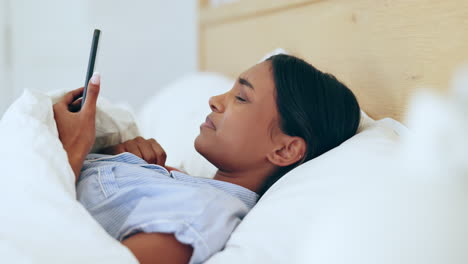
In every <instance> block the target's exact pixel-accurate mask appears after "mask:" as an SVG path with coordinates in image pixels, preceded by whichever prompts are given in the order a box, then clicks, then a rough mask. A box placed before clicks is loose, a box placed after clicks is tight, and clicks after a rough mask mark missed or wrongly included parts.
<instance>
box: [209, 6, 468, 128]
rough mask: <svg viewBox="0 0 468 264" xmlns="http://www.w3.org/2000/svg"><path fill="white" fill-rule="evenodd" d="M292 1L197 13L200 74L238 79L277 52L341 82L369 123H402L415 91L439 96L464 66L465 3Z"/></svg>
mask: <svg viewBox="0 0 468 264" xmlns="http://www.w3.org/2000/svg"><path fill="white" fill-rule="evenodd" d="M268 2H270V1H268ZM280 2H283V5H282V4H281V3H280ZM286 2H287V3H289V4H286ZM292 2H294V1H280V0H275V1H271V3H272V4H271V5H269V4H267V1H262V0H257V1H256V0H245V1H240V2H239V3H237V4H236V5H238V6H237V7H235V8H234V7H233V6H229V5H227V6H224V7H220V8H219V9H218V14H217V15H214V14H213V12H214V10H211V9H210V11H208V10H209V8H201V13H200V69H201V70H204V71H216V72H221V73H224V74H226V75H228V76H231V77H237V76H238V75H239V74H240V73H241V72H242V71H244V70H246V69H247V68H249V67H250V66H252V65H253V64H255V63H256V62H258V60H259V59H260V58H262V57H263V56H264V55H265V54H266V53H268V52H270V51H272V50H273V49H275V48H278V47H281V48H284V49H286V50H288V51H289V52H290V53H292V54H294V55H297V56H299V57H302V58H304V59H305V60H307V61H308V62H310V63H311V64H313V65H314V66H316V67H317V68H319V69H321V70H322V71H326V72H330V73H332V74H334V75H335V76H336V77H337V78H338V79H340V80H342V81H343V82H345V83H346V84H347V85H348V86H349V87H350V88H351V89H352V90H353V91H354V93H355V94H356V95H357V97H358V100H359V102H360V104H361V107H362V108H363V109H364V110H365V111H366V112H368V113H369V114H370V116H371V117H373V118H376V119H380V118H383V117H392V118H395V119H397V120H400V121H402V120H403V119H404V114H405V112H406V107H407V103H408V100H409V98H410V95H412V94H413V93H414V91H415V90H416V89H418V88H421V87H431V89H435V90H438V91H441V92H444V91H445V90H446V88H447V87H448V86H449V81H450V79H451V77H452V72H453V71H454V70H455V69H456V68H457V67H458V66H460V65H461V64H462V63H465V62H467V61H468V45H467V44H468V1H465V0H453V1H438V0H412V1H408V0H353V1H349V0H322V1H296V2H301V3H300V4H297V3H296V4H291V3H292ZM257 3H260V4H259V5H257ZM274 3H276V4H274ZM233 5H234V4H233ZM256 8H258V11H255V12H254V11H252V10H256ZM230 10H234V12H230ZM236 10H237V11H236ZM240 10H241V11H240ZM242 10H244V11H242ZM245 10H247V11H245ZM265 10H268V12H265Z"/></svg>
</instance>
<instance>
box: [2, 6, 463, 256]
mask: <svg viewBox="0 0 468 264" xmlns="http://www.w3.org/2000/svg"><path fill="white" fill-rule="evenodd" d="M210 3H211V2H210V1H207V0H200V1H199V21H198V24H199V70H200V73H195V74H192V75H189V76H184V77H181V79H180V80H178V81H176V82H174V83H172V84H170V85H168V86H167V87H164V88H163V89H162V90H161V91H160V92H159V93H158V94H155V95H153V96H152V97H150V96H149V97H148V100H147V101H146V102H144V104H143V107H142V110H141V111H140V112H138V113H136V114H132V113H131V112H129V111H128V110H127V109H124V108H122V107H119V106H116V105H114V104H112V103H111V102H109V101H106V100H104V98H101V100H100V101H99V102H98V113H97V139H96V143H95V146H94V148H93V150H97V149H99V148H102V147H104V146H107V145H112V144H116V143H119V142H122V141H125V140H127V139H131V138H134V137H135V136H137V135H143V136H144V137H154V138H156V139H157V140H158V141H159V142H160V143H161V145H162V146H164V147H165V149H166V151H167V153H168V159H167V164H170V165H173V166H175V167H179V168H181V169H184V170H186V171H187V172H189V174H191V175H198V176H201V175H210V174H212V173H213V172H214V169H215V168H213V167H212V166H210V164H207V162H206V161H204V160H203V159H202V158H201V156H199V155H198V156H197V153H196V152H195V151H194V150H190V151H189V150H188V149H190V147H191V146H192V145H193V138H194V136H195V135H196V133H197V132H198V126H199V124H200V122H201V121H202V120H203V118H204V117H205V116H206V113H207V111H209V109H208V107H207V105H206V101H207V98H208V96H210V95H213V94H216V93H220V92H223V91H225V90H226V89H229V87H230V86H231V85H232V82H233V81H234V79H235V78H236V77H237V76H238V75H239V74H240V73H241V72H242V71H243V70H245V69H246V68H248V67H250V66H251V65H253V64H255V63H257V62H258V61H259V60H261V59H262V58H263V57H264V56H266V55H267V54H269V53H271V52H272V51H275V50H276V49H277V48H282V49H283V50H285V51H286V52H288V53H292V54H294V55H298V56H300V57H303V58H305V59H306V60H307V61H309V62H311V63H312V64H313V65H314V66H316V67H318V68H319V69H321V70H323V71H328V72H331V73H333V74H334V75H336V76H337V77H338V78H339V79H341V80H342V81H344V82H345V83H346V84H347V85H348V86H349V87H350V88H351V89H352V90H353V91H354V92H355V94H356V95H357V97H358V100H359V102H360V105H361V108H362V110H363V112H362V113H363V117H362V120H361V124H360V127H359V133H358V134H357V135H356V136H354V137H353V138H351V139H350V140H348V141H346V142H345V143H343V144H342V145H340V146H339V147H337V148H335V149H333V150H331V151H329V152H327V153H325V154H323V155H322V156H320V157H318V158H316V159H314V160H312V161H309V162H307V163H306V164H304V165H301V166H300V167H298V168H296V169H294V170H293V171H291V172H290V173H288V174H287V175H286V176H284V177H283V178H281V179H280V180H279V181H278V182H277V183H275V184H274V185H273V186H272V187H271V189H269V190H268V191H267V192H266V193H265V195H264V196H262V198H261V199H260V201H259V202H258V204H257V205H256V206H255V207H254V208H253V209H252V211H251V212H250V213H249V214H248V215H247V216H246V217H245V219H244V220H243V221H242V223H241V224H240V225H239V226H238V227H237V228H236V230H235V231H234V232H233V233H232V235H231V237H230V238H229V240H228V241H227V243H226V246H225V247H224V248H223V249H222V250H221V251H220V252H218V253H216V254H214V255H212V256H210V258H209V259H207V261H206V263H208V264H225V263H233V264H234V263H333V264H338V263H359V264H367V263H368V264H371V263H372V264H374V263H408V264H410V263H424V264H427V263H467V261H468V241H467V238H468V226H467V223H468V210H467V208H466V204H467V197H466V194H467V193H468V192H467V187H466V176H467V175H468V167H467V166H468V165H467V164H468V162H466V155H465V153H466V148H467V147H468V139H467V137H466V136H465V134H466V131H467V129H468V122H467V120H466V117H465V116H466V113H467V112H468V108H467V106H468V71H461V72H460V73H459V74H457V75H456V77H455V78H454V77H453V74H454V71H456V70H457V69H458V68H459V67H460V66H461V65H462V64H463V63H465V62H466V61H467V60H468V50H467V49H466V47H465V46H466V43H467V42H468V2H466V1H462V0H458V1H435V0H426V1H422V0H415V1H403V0H379V1H372V0H354V1H346V0H322V1H321V0H255V1H254V0H250V1H248V0H240V1H233V2H232V3H229V4H223V5H219V6H217V7H213V6H212V5H211V4H210ZM450 87H452V89H450ZM420 88H421V90H422V91H423V92H421V93H419V92H417V91H418V90H419V89H420ZM64 92H65V91H56V92H54V93H49V94H45V93H43V92H40V91H34V90H26V91H25V92H24V94H23V95H22V96H21V97H20V98H19V99H18V100H17V101H15V103H14V104H13V105H11V106H10V107H9V109H8V110H7V112H6V113H5V115H4V117H3V118H2V120H1V122H0V146H2V151H1V152H0V160H2V162H1V163H0V165H1V167H0V171H2V177H3V183H4V185H3V186H7V187H5V188H3V190H2V192H0V208H2V211H3V212H4V213H3V215H2V220H1V223H2V226H3V227H8V228H2V229H0V252H1V253H2V254H0V256H1V257H0V262H2V263H136V260H135V258H134V257H133V256H132V255H131V254H130V252H129V251H128V250H127V249H126V248H125V247H123V246H121V245H120V244H119V243H118V242H117V241H115V240H113V239H112V238H111V237H109V236H108V235H107V234H106V233H105V231H104V230H103V229H102V228H100V226H99V225H98V224H97V223H96V222H95V221H94V220H93V219H92V218H91V217H90V216H89V214H87V212H86V210H85V209H84V208H83V207H82V206H81V205H80V204H79V203H77V202H76V192H75V186H74V181H73V179H74V177H73V172H72V171H71V168H70V167H69V165H68V162H67V156H66V153H65V152H64V150H63V148H62V146H61V143H60V141H59V140H58V137H57V135H58V134H57V130H56V127H55V123H54V119H53V112H52V111H51V107H52V104H53V103H54V102H55V101H56V100H57V99H58V98H60V96H61V95H63V93H64ZM415 95H416V96H415ZM174 97H176V98H178V103H179V104H180V105H184V109H185V112H179V113H173V114H171V115H167V114H165V113H166V112H165V111H164V109H167V107H168V103H169V102H171V98H174ZM366 113H367V114H368V115H367V114H366ZM428 117H430V118H428ZM158 124H171V127H173V128H174V129H173V130H167V129H164V128H165V125H163V126H158ZM408 127H409V128H410V129H408ZM25 128H27V129H25ZM25 149H26V150H28V151H24V150H25ZM192 149H193V148H192ZM18 157H21V158H18ZM25 163H27V164H33V165H34V166H31V165H29V166H25ZM13 200H14V202H11V201H13Z"/></svg>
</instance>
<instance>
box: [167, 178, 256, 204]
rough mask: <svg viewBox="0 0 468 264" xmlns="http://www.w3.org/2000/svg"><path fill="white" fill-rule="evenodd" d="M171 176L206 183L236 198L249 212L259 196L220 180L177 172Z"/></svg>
mask: <svg viewBox="0 0 468 264" xmlns="http://www.w3.org/2000/svg"><path fill="white" fill-rule="evenodd" d="M171 174H172V175H173V176H174V178H178V177H184V178H186V177H190V178H192V179H198V180H201V181H203V182H206V183H208V184H210V185H212V186H213V187H215V188H217V189H221V190H222V191H225V192H227V193H228V194H230V195H232V196H234V197H236V198H238V199H239V200H241V201H242V202H243V203H244V204H245V205H246V206H247V207H248V208H249V210H250V209H252V208H253V207H254V205H255V204H256V203H257V200H258V198H259V195H258V194H256V193H255V192H253V191H251V190H249V189H247V188H245V187H243V186H240V185H238V184H234V183H230V182H226V181H220V180H215V179H211V178H204V177H196V176H190V175H187V174H184V173H181V172H178V171H171Z"/></svg>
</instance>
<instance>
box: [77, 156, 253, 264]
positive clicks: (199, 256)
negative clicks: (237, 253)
mask: <svg viewBox="0 0 468 264" xmlns="http://www.w3.org/2000/svg"><path fill="white" fill-rule="evenodd" d="M76 188H77V198H78V201H79V202H80V203H81V204H83V206H84V207H85V208H86V209H87V210H88V211H89V213H90V214H91V215H92V216H93V217H94V218H95V219H96V220H97V221H98V222H99V224H101V226H102V227H103V228H104V229H105V230H106V231H107V232H108V233H109V234H110V235H111V236H112V237H114V238H115V239H118V240H119V241H121V240H123V239H125V238H126V237H128V236H130V235H132V234H135V233H139V232H145V233H154V232H160V233H173V234H174V235H175V237H176V239H177V240H178V241H179V242H181V243H183V244H190V245H191V246H192V247H193V255H192V257H191V259H190V263H201V262H203V261H205V260H207V259H208V258H209V257H210V256H211V255H213V254H214V253H216V252H218V251H220V250H221V249H223V247H224V245H225V243H226V241H227V240H228V238H229V236H230V235H231V233H232V231H233V230H234V229H235V228H236V226H237V225H238V224H239V223H240V222H241V220H242V219H243V218H244V216H245V215H246V214H247V213H248V212H249V210H250V209H252V207H253V206H254V205H255V203H256V201H257V199H258V195H257V194H256V193H255V192H252V191H250V190H248V189H247V188H244V187H242V186H239V185H236V184H233V183H229V182H224V181H219V180H214V179H208V178H201V177H193V176H189V175H186V174H183V173H180V172H177V171H172V172H168V171H167V170H166V169H165V168H164V167H161V166H158V165H154V164H148V163H147V162H146V161H144V160H143V159H141V158H139V157H138V156H135V155H133V154H131V153H128V152H124V153H121V154H119V155H115V156H112V155H103V154H89V155H88V156H87V157H86V160H85V162H84V165H83V168H82V170H81V175H80V178H79V180H78V182H77V187H76Z"/></svg>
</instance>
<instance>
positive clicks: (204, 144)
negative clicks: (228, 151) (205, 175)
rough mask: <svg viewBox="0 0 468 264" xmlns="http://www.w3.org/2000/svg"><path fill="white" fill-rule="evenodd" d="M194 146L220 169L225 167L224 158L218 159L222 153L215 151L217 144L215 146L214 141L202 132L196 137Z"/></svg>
mask: <svg viewBox="0 0 468 264" xmlns="http://www.w3.org/2000/svg"><path fill="white" fill-rule="evenodd" d="M194 146H195V150H196V151H197V152H198V153H200V155H202V156H203V157H204V158H205V159H206V160H208V161H209V162H210V163H211V164H213V165H214V166H215V167H216V168H218V169H220V168H222V167H223V164H222V163H223V162H222V160H219V159H218V158H219V157H220V156H221V155H218V154H216V153H215V152H216V147H217V146H214V145H213V142H211V141H209V140H208V139H207V138H205V137H203V135H201V134H200V135H198V136H197V137H196V138H195V141H194ZM218 149H219V148H218Z"/></svg>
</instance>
